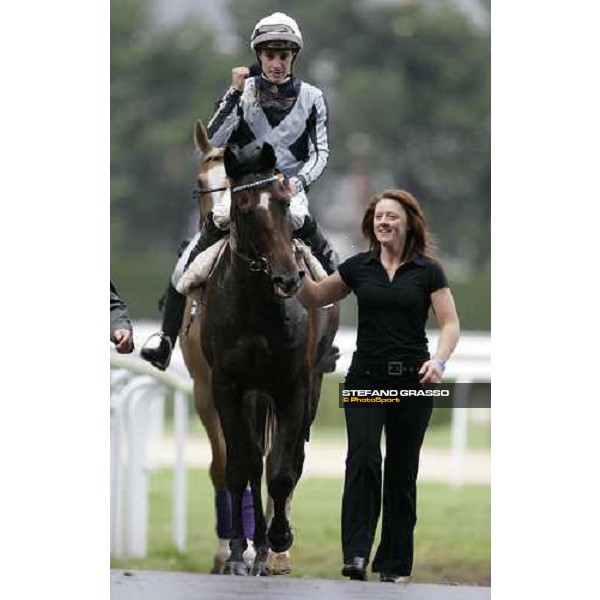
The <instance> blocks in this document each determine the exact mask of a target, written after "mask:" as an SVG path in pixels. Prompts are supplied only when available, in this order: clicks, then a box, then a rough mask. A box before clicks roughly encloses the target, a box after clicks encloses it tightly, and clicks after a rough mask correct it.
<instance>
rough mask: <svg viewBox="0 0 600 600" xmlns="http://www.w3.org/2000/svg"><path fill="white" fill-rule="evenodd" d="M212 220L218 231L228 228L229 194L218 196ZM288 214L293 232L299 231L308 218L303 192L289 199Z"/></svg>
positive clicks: (306, 203)
mask: <svg viewBox="0 0 600 600" xmlns="http://www.w3.org/2000/svg"><path fill="white" fill-rule="evenodd" d="M212 212H213V220H214V222H215V225H216V226H217V227H218V228H219V229H227V228H228V227H229V214H230V212H231V194H223V195H222V196H220V197H219V198H218V199H217V200H216V201H215V204H214V206H213V211H212ZM290 212H291V213H292V226H293V228H294V231H295V230H296V229H300V227H302V225H303V224H304V219H305V218H306V217H307V216H308V198H307V196H306V193H305V192H304V191H302V192H300V193H298V194H296V195H295V196H292V197H291V199H290Z"/></svg>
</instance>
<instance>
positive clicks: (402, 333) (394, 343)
mask: <svg viewBox="0 0 600 600" xmlns="http://www.w3.org/2000/svg"><path fill="white" fill-rule="evenodd" d="M339 273H340V276H341V278H342V280H343V281H344V283H345V284H346V285H347V286H348V287H349V288H351V289H352V291H353V292H354V293H355V294H356V297H357V299H358V333H357V339H356V354H355V358H356V359H359V360H367V361H369V360H371V361H379V360H386V361H389V360H404V361H409V360H410V361H419V360H427V359H428V358H429V353H428V350H427V336H426V335H425V324H426V322H427V315H428V313H429V308H430V307H431V297H430V295H431V293H432V292H435V291H436V290H439V289H440V288H443V287H448V282H447V281H446V276H445V274H444V271H443V269H442V267H441V266H440V265H439V264H438V263H437V262H434V261H433V260H431V259H429V258H425V257H423V256H413V257H411V258H410V259H409V260H407V261H406V262H405V263H404V264H403V265H402V266H400V267H399V268H398V269H397V270H396V272H395V273H394V278H393V279H392V281H390V280H389V278H388V274H387V272H386V270H385V268H384V267H383V265H382V264H381V261H380V259H379V252H377V251H371V252H362V253H360V254H356V255H355V256H352V257H351V258H349V259H348V260H346V261H344V262H343V263H342V264H341V265H340V266H339Z"/></svg>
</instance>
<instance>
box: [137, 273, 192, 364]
mask: <svg viewBox="0 0 600 600" xmlns="http://www.w3.org/2000/svg"><path fill="white" fill-rule="evenodd" d="M184 309H185V296H183V295H182V294H180V293H179V292H178V291H177V290H176V289H175V288H174V287H173V286H172V285H171V284H170V283H169V287H168V289H167V293H166V296H165V306H164V310H163V319H162V328H161V329H162V331H161V332H160V333H155V334H153V335H151V336H150V338H148V340H147V341H146V343H145V344H144V347H143V348H142V350H141V352H140V356H141V357H142V358H143V359H144V360H146V361H148V362H149V363H150V364H151V365H154V366H155V367H156V368H157V369H159V370H161V371H164V370H166V368H167V367H168V366H169V363H170V362H171V354H172V352H173V346H175V341H176V340H177V335H178V334H179V330H180V329H181V324H182V323H183V311H184ZM154 338H158V340H159V341H158V345H150V342H151V340H154ZM154 343H155V342H154Z"/></svg>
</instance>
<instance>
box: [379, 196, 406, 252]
mask: <svg viewBox="0 0 600 600" xmlns="http://www.w3.org/2000/svg"><path fill="white" fill-rule="evenodd" d="M373 227H374V229H375V237H376V238H377V241H378V242H379V243H380V244H382V245H386V246H390V247H392V248H397V247H398V246H400V247H402V246H403V245H404V241H405V240H406V231H407V227H408V217H407V215H406V210H404V207H403V206H402V204H400V203H399V202H397V201H396V200H391V199H390V198H383V199H382V200H380V201H379V202H378V203H377V204H376V206H375V214H374V216H373Z"/></svg>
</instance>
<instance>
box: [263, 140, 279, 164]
mask: <svg viewBox="0 0 600 600" xmlns="http://www.w3.org/2000/svg"><path fill="white" fill-rule="evenodd" d="M260 159H261V163H262V164H263V165H265V167H266V169H265V170H268V169H274V168H275V163H276V162H277V157H276V156H275V150H273V146H271V144H268V143H267V142H265V143H264V144H263V147H262V149H261V151H260Z"/></svg>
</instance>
